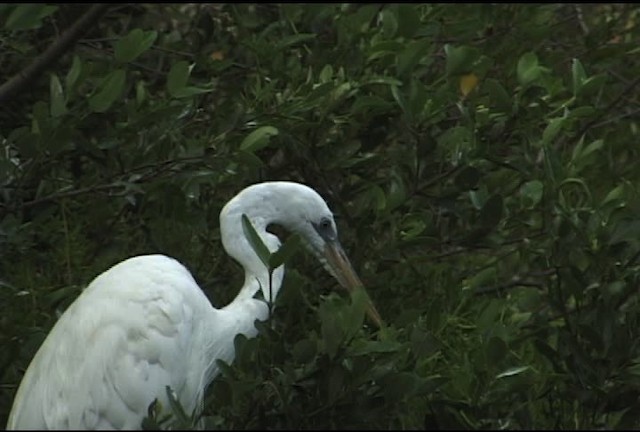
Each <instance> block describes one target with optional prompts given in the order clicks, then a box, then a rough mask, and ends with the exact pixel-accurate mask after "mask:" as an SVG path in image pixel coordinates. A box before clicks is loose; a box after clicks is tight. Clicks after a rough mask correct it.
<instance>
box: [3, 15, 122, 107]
mask: <svg viewBox="0 0 640 432" xmlns="http://www.w3.org/2000/svg"><path fill="white" fill-rule="evenodd" d="M110 6H111V5H109V4H95V5H93V6H91V8H90V9H89V10H88V11H87V12H86V13H85V14H84V15H82V17H80V19H78V21H76V22H75V23H73V25H72V26H71V27H69V29H68V30H67V31H65V32H64V33H63V34H62V36H60V37H59V38H58V39H56V41H55V42H54V43H53V44H52V45H51V46H49V48H47V50H46V51H45V52H43V53H42V54H40V55H39V56H38V57H37V58H36V59H35V60H34V61H33V62H32V63H31V64H30V65H29V66H27V67H26V68H25V69H24V70H22V71H20V72H18V73H17V74H16V75H14V76H13V77H11V78H10V79H9V81H7V82H5V83H4V84H2V86H0V103H5V102H7V101H8V100H9V99H11V98H12V97H13V96H15V95H16V94H17V93H20V92H21V91H22V90H24V89H25V88H26V87H27V86H29V84H31V83H32V82H33V81H34V80H35V79H37V78H38V76H39V75H40V74H42V72H44V71H45V70H46V69H47V68H48V67H49V66H50V65H51V64H52V63H54V62H55V61H56V60H58V58H60V56H61V55H62V54H64V52H65V51H67V50H68V49H69V48H70V47H71V46H72V45H73V44H74V43H75V42H76V41H77V40H78V39H80V37H81V36H82V34H84V32H85V31H87V30H88V29H89V28H90V27H91V26H92V25H93V24H95V23H96V22H97V21H98V19H99V18H100V17H101V16H102V15H103V14H104V13H105V12H106V11H107V10H108V9H109V7H110Z"/></svg>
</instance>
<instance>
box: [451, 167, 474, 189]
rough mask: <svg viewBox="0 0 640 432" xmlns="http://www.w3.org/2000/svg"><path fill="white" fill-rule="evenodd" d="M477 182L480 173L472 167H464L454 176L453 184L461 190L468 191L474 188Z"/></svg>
mask: <svg viewBox="0 0 640 432" xmlns="http://www.w3.org/2000/svg"><path fill="white" fill-rule="evenodd" d="M479 181H480V171H479V170H478V169H477V168H474V167H472V166H466V167H464V168H463V169H462V170H460V172H459V173H458V175H456V178H455V180H454V183H455V185H456V186H458V187H459V188H460V189H461V190H464V191H468V190H470V189H473V188H475V187H476V185H477V184H478V182H479Z"/></svg>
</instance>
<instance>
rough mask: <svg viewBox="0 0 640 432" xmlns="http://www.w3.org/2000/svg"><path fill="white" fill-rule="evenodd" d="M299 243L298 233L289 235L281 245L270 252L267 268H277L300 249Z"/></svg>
mask: <svg viewBox="0 0 640 432" xmlns="http://www.w3.org/2000/svg"><path fill="white" fill-rule="evenodd" d="M300 243H301V238H300V235H298V234H292V235H290V236H289V238H288V239H287V241H286V242H285V243H284V244H283V245H282V246H280V248H279V249H278V250H277V251H276V252H274V253H272V254H271V256H270V257H269V269H270V270H273V269H277V268H278V267H280V266H281V265H282V264H284V263H286V262H287V261H289V258H291V256H293V254H294V253H296V252H297V251H299V250H300V249H299V246H300Z"/></svg>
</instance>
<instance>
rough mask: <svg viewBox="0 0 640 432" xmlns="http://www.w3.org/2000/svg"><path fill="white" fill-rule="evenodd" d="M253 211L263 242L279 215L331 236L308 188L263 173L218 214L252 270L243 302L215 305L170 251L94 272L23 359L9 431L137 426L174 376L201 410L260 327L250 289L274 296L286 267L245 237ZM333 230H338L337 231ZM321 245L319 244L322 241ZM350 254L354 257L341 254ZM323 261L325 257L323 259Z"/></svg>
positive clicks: (262, 308) (227, 243) (314, 239)
mask: <svg viewBox="0 0 640 432" xmlns="http://www.w3.org/2000/svg"><path fill="white" fill-rule="evenodd" d="M242 214H247V216H248V217H249V219H250V220H251V222H252V224H253V225H254V227H255V228H256V231H257V232H258V233H259V235H260V236H261V237H262V239H263V241H264V243H265V244H266V245H267V247H268V248H269V249H270V250H271V251H272V252H274V251H275V250H277V248H278V247H279V245H280V242H279V241H278V239H277V237H276V236H274V235H272V234H270V233H268V232H267V231H266V226H267V225H268V224H270V223H278V224H281V225H283V226H284V227H287V228H289V229H290V230H292V231H295V232H298V233H300V234H301V235H302V237H303V238H305V239H306V240H307V244H308V245H310V246H311V248H312V249H313V248H315V249H316V250H319V249H321V247H322V246H323V243H322V239H321V238H320V236H319V232H320V231H318V232H314V231H313V230H314V228H312V225H313V226H316V228H315V229H316V230H317V229H318V228H317V225H315V223H312V224H310V223H309V222H310V221H315V220H317V219H318V218H320V217H322V218H323V222H324V223H325V224H326V223H327V218H329V219H328V220H330V225H332V226H329V225H326V226H324V228H327V229H329V230H330V232H332V233H334V234H335V223H334V222H333V217H332V215H331V212H330V210H329V208H328V207H327V205H326V203H325V202H324V200H322V198H320V196H319V195H318V194H317V193H316V192H315V191H314V190H313V189H310V188H308V187H306V186H303V185H300V184H296V183H289V182H271V183H261V184H257V185H253V186H250V187H248V188H246V189H245V190H243V191H242V192H240V193H239V194H238V195H236V197H234V198H233V199H232V200H231V201H229V203H227V205H226V206H225V207H224V208H223V210H222V212H221V213H220V229H221V236H222V241H223V245H224V247H225V249H226V250H227V252H228V253H229V255H231V256H232V257H233V258H235V259H236V260H237V261H238V262H239V263H240V264H242V266H243V267H244V269H245V275H246V277H245V283H244V286H243V287H242V289H241V290H240V292H239V294H238V296H237V297H236V298H235V300H234V301H233V302H232V303H230V304H229V305H227V306H226V307H224V308H221V309H216V308H214V307H213V306H212V305H211V303H210V302H209V300H208V299H207V297H206V296H205V295H204V293H203V292H202V290H201V289H200V287H199V286H198V284H197V283H196V282H195V280H194V279H193V277H192V276H191V274H190V273H189V271H188V270H187V269H186V268H185V267H184V266H183V265H182V264H180V263H179V262H178V261H176V260H174V259H172V258H169V257H166V256H163V255H147V256H138V257H134V258H130V259H127V260H125V261H123V262H120V263H119V264H116V265H115V266H113V267H112V268H110V269H109V270H107V271H106V272H104V273H102V274H101V275H99V276H98V277H97V278H96V279H94V280H93V281H92V282H91V283H90V284H89V286H88V287H87V288H86V289H85V290H84V291H83V292H82V293H81V294H80V296H79V297H78V298H77V299H76V300H75V301H74V302H73V303H72V304H71V305H70V306H69V307H68V309H67V310H66V311H65V312H64V313H63V314H62V316H61V317H60V319H59V320H58V322H57V323H56V324H55V325H54V327H53V329H52V330H51V332H50V333H49V335H48V336H47V338H46V339H45V341H44V343H43V344H42V346H41V347H40V349H39V350H38V352H37V354H36V355H35V357H34V358H33V360H32V362H31V364H30V365H29V368H28V369H27V371H26V373H25V375H24V378H23V380H22V382H21V385H20V387H19V389H18V392H17V394H16V397H15V400H14V405H13V408H12V410H11V413H10V415H9V422H8V425H7V428H8V429H138V428H140V426H141V421H142V419H143V418H144V417H145V415H146V414H147V409H148V407H149V405H150V404H151V403H152V402H153V401H154V399H156V398H157V399H158V400H159V402H160V404H161V406H163V407H168V406H169V402H168V400H167V396H166V386H170V387H171V389H172V390H173V391H174V392H175V394H176V396H177V397H178V399H179V401H180V403H181V404H182V406H183V407H184V408H185V410H186V411H187V413H190V412H192V411H193V410H194V409H201V406H202V400H203V395H204V390H205V388H206V386H207V385H208V384H209V383H210V382H211V381H212V380H213V378H214V377H215V376H216V375H217V373H218V370H217V367H216V360H217V359H220V360H223V361H225V362H227V363H230V362H231V361H232V360H233V358H234V354H235V353H234V345H233V340H234V337H235V336H236V335H237V334H239V333H242V334H244V335H246V336H247V337H254V336H256V334H257V330H256V328H255V325H254V323H255V320H256V319H258V320H265V319H267V317H268V313H269V308H268V305H267V304H266V303H265V302H264V301H263V300H258V299H256V298H254V295H255V294H256V293H257V292H258V290H259V289H262V291H263V296H264V298H265V299H268V298H269V295H271V296H272V299H275V296H276V295H277V293H278V290H279V288H280V285H281V282H282V278H283V277H284V267H283V266H281V267H280V268H278V269H277V270H276V271H275V272H274V274H273V279H272V284H271V290H269V280H268V273H267V270H266V268H265V267H264V265H263V264H262V263H261V262H260V260H259V259H258V257H257V255H256V254H255V252H254V251H253V250H252V248H251V247H250V245H249V243H248V241H247V240H246V238H245V236H244V233H243V230H242V222H241V216H242ZM331 228H332V229H333V231H331ZM321 243H322V244H321ZM345 259H346V258H345ZM325 264H326V261H325Z"/></svg>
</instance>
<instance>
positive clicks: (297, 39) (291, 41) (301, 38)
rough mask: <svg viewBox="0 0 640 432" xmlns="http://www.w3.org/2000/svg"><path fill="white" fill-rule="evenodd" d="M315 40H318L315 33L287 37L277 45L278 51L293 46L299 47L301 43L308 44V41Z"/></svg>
mask: <svg viewBox="0 0 640 432" xmlns="http://www.w3.org/2000/svg"><path fill="white" fill-rule="evenodd" d="M315 38H316V34H315V33H299V34H295V35H291V36H286V37H284V38H282V39H281V40H280V41H279V42H278V44H277V45H276V49H277V50H278V51H281V50H282V49H284V48H288V47H291V46H293V45H297V44H299V43H301V42H306V41H308V40H311V39H315Z"/></svg>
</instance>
